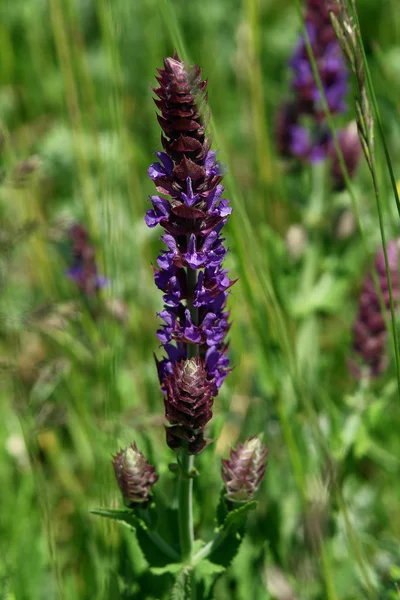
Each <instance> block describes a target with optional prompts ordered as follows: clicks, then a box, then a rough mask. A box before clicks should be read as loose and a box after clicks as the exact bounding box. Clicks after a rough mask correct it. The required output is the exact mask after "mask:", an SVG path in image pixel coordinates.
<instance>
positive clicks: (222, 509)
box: [215, 488, 228, 527]
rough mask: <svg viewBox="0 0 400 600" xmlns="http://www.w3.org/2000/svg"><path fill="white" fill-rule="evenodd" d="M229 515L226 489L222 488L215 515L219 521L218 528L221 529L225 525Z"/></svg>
mask: <svg viewBox="0 0 400 600" xmlns="http://www.w3.org/2000/svg"><path fill="white" fill-rule="evenodd" d="M227 514H228V509H227V507H226V502H225V488H222V489H221V493H220V495H219V502H218V506H217V512H216V515H215V516H216V519H217V524H218V527H221V526H222V525H223V524H224V521H225V519H226V517H227Z"/></svg>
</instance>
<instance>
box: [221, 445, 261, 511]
mask: <svg viewBox="0 0 400 600" xmlns="http://www.w3.org/2000/svg"><path fill="white" fill-rule="evenodd" d="M267 456H268V449H267V448H266V447H265V446H264V444H263V443H262V442H261V440H260V439H259V438H257V437H253V438H250V439H248V440H246V441H245V443H244V444H238V447H237V450H234V449H233V448H232V449H231V456H230V459H222V479H223V480H224V483H225V487H226V494H225V497H226V498H227V499H228V500H231V501H232V502H248V501H249V500H252V498H253V497H254V495H255V493H256V491H257V490H258V488H259V487H260V485H261V482H262V480H263V478H264V474H265V470H266V468H267Z"/></svg>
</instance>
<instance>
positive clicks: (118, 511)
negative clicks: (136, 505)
mask: <svg viewBox="0 0 400 600" xmlns="http://www.w3.org/2000/svg"><path fill="white" fill-rule="evenodd" d="M90 512H91V513H92V514H93V515H99V516H100V517H105V518H106V519H113V520H114V521H119V522H120V523H124V524H125V525H129V527H133V528H134V529H136V528H137V527H143V528H144V529H145V530H147V526H146V523H144V521H141V519H139V518H138V516H137V515H136V514H135V513H134V511H133V510H131V509H129V508H96V509H93V510H91V511H90Z"/></svg>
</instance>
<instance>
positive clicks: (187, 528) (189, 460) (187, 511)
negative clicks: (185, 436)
mask: <svg viewBox="0 0 400 600" xmlns="http://www.w3.org/2000/svg"><path fill="white" fill-rule="evenodd" d="M179 462H180V475H179V483H178V502H179V541H180V547H181V560H182V562H186V563H191V561H192V556H193V540H194V535H193V510H192V496H193V478H192V477H190V471H191V470H192V469H193V464H194V456H189V454H187V453H186V451H185V450H182V452H181V454H180V457H179Z"/></svg>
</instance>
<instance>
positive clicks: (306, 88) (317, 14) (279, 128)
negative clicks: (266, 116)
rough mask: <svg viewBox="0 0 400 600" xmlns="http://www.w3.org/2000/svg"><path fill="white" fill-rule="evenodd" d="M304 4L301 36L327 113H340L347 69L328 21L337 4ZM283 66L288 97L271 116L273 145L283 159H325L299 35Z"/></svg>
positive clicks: (317, 102) (317, 100)
mask: <svg viewBox="0 0 400 600" xmlns="http://www.w3.org/2000/svg"><path fill="white" fill-rule="evenodd" d="M306 5H307V9H306V15H305V23H306V28H307V34H308V37H309V40H310V44H311V48H312V52H313V55H314V58H315V61H316V64H317V68H318V73H319V76H320V79H321V83H322V87H323V90H324V94H325V97H326V101H327V104H328V107H329V110H330V112H331V114H332V115H335V114H340V113H344V112H346V110H347V106H346V101H345V100H346V95H347V91H348V71H347V67H346V64H345V60H344V56H343V53H342V50H341V48H340V44H339V41H338V40H337V39H336V35H335V31H334V29H333V26H332V23H331V19H330V13H331V12H333V13H335V12H337V7H336V5H335V4H334V2H332V1H331V0H307V3H306ZM289 66H290V68H291V70H292V72H293V79H292V84H291V88H292V96H293V98H292V100H291V101H290V102H287V103H285V104H283V105H281V106H280V108H279V109H278V112H277V114H276V117H275V138H276V144H277V148H278V151H279V153H280V154H281V155H282V156H284V157H294V158H297V159H298V160H302V161H305V162H317V161H319V160H323V159H324V158H326V155H327V151H328V144H327V143H324V144H322V143H321V139H322V138H326V129H327V128H326V122H325V121H326V117H325V113H324V109H323V104H322V98H321V94H320V91H319V88H318V85H317V83H316V81H315V78H314V74H313V69H312V66H311V62H310V59H309V56H308V52H307V45H306V43H305V39H304V37H303V36H302V37H300V40H299V42H298V45H297V47H296V49H295V51H294V53H293V56H292V57H291V59H290V60H289ZM327 141H328V140H326V142H327Z"/></svg>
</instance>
